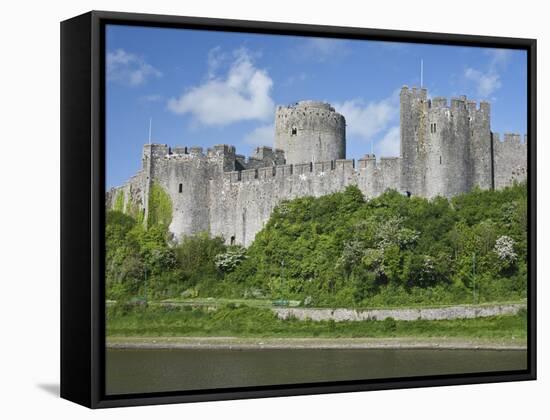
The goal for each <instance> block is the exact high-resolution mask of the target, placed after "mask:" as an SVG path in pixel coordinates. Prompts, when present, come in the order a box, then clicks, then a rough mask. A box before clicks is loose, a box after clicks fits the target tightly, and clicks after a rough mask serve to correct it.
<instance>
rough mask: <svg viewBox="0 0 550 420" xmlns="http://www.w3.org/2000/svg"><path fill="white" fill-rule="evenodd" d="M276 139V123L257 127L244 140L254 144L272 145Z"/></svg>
mask: <svg viewBox="0 0 550 420" xmlns="http://www.w3.org/2000/svg"><path fill="white" fill-rule="evenodd" d="M274 139H275V126H274V124H268V125H262V126H260V127H256V128H255V129H254V130H252V131H251V132H250V133H248V134H247V135H246V136H245V137H244V139H243V140H244V142H245V143H246V144H250V145H252V146H272V145H273V142H274Z"/></svg>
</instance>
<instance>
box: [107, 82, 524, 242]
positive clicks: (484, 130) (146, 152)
mask: <svg viewBox="0 0 550 420" xmlns="http://www.w3.org/2000/svg"><path fill="white" fill-rule="evenodd" d="M490 121H491V118H490V105H489V103H487V102H481V103H480V104H479V106H478V105H477V104H476V103H475V102H473V101H470V100H467V99H466V97H464V96H461V97H459V98H453V99H451V101H450V103H448V101H447V99H446V98H433V99H428V96H427V91H426V89H416V88H412V89H409V88H407V87H406V86H405V87H403V88H402V89H401V93H400V132H401V133H400V136H401V148H400V156H399V157H382V158H380V159H379V160H377V159H376V158H375V156H374V155H369V154H367V155H365V156H364V157H363V158H361V159H359V160H358V161H357V162H355V161H354V160H348V159H346V123H345V118H344V116H342V115H340V114H339V113H337V112H336V111H335V110H334V108H332V107H331V106H330V105H329V104H326V103H322V102H316V101H302V102H298V103H297V104H294V105H291V106H285V107H282V106H279V107H278V108H277V110H276V115H275V143H274V148H271V147H267V146H263V147H258V148H257V149H256V150H255V152H254V154H253V155H252V156H250V157H248V158H245V156H243V155H239V154H236V151H235V147H234V146H229V145H217V146H214V147H212V148H209V149H207V150H206V151H204V150H203V149H202V148H201V147H173V148H170V147H168V146H167V145H162V144H147V145H145V146H144V148H143V156H142V168H141V169H140V171H139V172H138V173H137V174H136V175H134V176H133V177H132V178H131V179H130V180H129V181H128V182H127V183H126V184H125V185H123V186H121V187H118V188H113V189H112V190H110V191H109V192H108V193H107V203H106V205H107V207H108V208H114V207H115V203H116V202H118V203H121V207H122V210H123V211H126V212H130V209H134V211H135V209H137V210H138V211H140V212H142V214H143V215H144V216H145V220H147V215H148V212H149V193H150V191H151V188H152V186H153V185H155V186H159V187H161V188H162V189H163V190H164V191H165V192H166V193H167V194H168V196H169V197H170V199H171V202H172V219H171V223H170V226H169V228H170V231H171V232H172V233H174V235H175V237H176V238H179V237H181V236H182V235H192V234H195V233H199V232H204V231H206V232H209V233H210V234H211V235H212V236H222V237H223V238H224V240H225V241H226V242H227V243H228V244H242V245H245V246H248V245H249V244H250V243H251V242H252V241H253V240H254V237H255V235H256V233H257V232H258V231H259V230H261V229H262V227H263V225H264V224H265V223H266V222H267V220H268V219H269V217H270V215H271V212H272V210H273V209H274V208H275V206H277V205H278V204H279V203H280V202H281V201H283V200H288V199H293V198H298V197H304V196H315V197H319V196H322V195H326V194H330V193H333V192H338V191H342V190H343V189H344V188H346V187H347V186H348V185H356V186H357V187H359V189H360V190H361V191H362V192H363V194H364V195H365V197H367V198H369V197H375V196H377V195H380V194H382V193H383V192H384V191H385V190H387V189H395V190H398V191H400V192H402V193H404V194H405V193H406V194H408V195H418V196H422V197H426V198H432V197H435V196H438V195H441V196H444V197H451V196H454V195H456V194H460V193H463V192H467V191H470V190H471V189H472V188H474V187H475V186H478V187H480V188H483V189H492V188H503V187H505V186H507V185H511V184H512V183H514V182H515V181H518V182H521V181H524V180H526V178H527V138H526V137H525V138H524V139H523V141H521V138H520V136H519V135H517V134H505V135H504V136H503V138H502V139H500V137H499V136H498V135H497V134H496V133H493V132H492V131H491V126H490Z"/></svg>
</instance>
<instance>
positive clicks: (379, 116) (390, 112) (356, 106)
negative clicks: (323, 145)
mask: <svg viewBox="0 0 550 420" xmlns="http://www.w3.org/2000/svg"><path fill="white" fill-rule="evenodd" d="M334 107H335V108H336V110H337V111H338V112H339V113H340V114H342V115H343V116H344V117H345V118H346V132H347V134H349V135H351V136H357V137H360V138H361V139H363V140H370V139H371V138H372V137H374V136H376V135H377V134H379V133H381V132H382V131H384V130H385V129H386V128H387V127H388V125H389V124H391V123H392V121H393V120H394V119H395V118H396V117H397V115H399V101H398V93H394V94H393V95H392V96H391V97H389V98H386V99H383V100H381V101H378V102H376V101H372V102H368V103H365V102H364V101H363V100H362V99H352V100H348V101H345V102H342V103H336V104H335V105H334Z"/></svg>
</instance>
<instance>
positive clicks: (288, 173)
mask: <svg viewBox="0 0 550 420" xmlns="http://www.w3.org/2000/svg"><path fill="white" fill-rule="evenodd" d="M386 159H387V160H398V159H399V158H386ZM342 170H343V171H355V160H354V159H337V160H329V161H325V162H306V163H295V164H288V165H286V164H285V165H274V166H266V167H262V168H254V169H245V170H240V171H229V172H224V174H223V175H224V180H225V181H226V182H230V183H236V182H241V181H245V182H247V181H248V182H250V181H254V180H259V181H263V180H269V179H282V178H288V177H292V176H296V177H299V176H300V175H320V176H324V175H327V174H329V173H331V172H337V171H342Z"/></svg>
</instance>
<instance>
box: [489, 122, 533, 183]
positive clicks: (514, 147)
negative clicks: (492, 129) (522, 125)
mask: <svg viewBox="0 0 550 420" xmlns="http://www.w3.org/2000/svg"><path fill="white" fill-rule="evenodd" d="M492 140H493V141H492V143H493V155H494V188H496V189H500V188H504V187H506V186H507V185H511V184H513V183H514V182H522V181H525V180H526V179H527V136H524V138H523V139H522V138H521V136H520V135H519V134H510V133H506V134H504V138H503V139H502V141H501V139H500V135H499V134H498V133H493V134H492ZM522 140H523V141H522Z"/></svg>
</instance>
